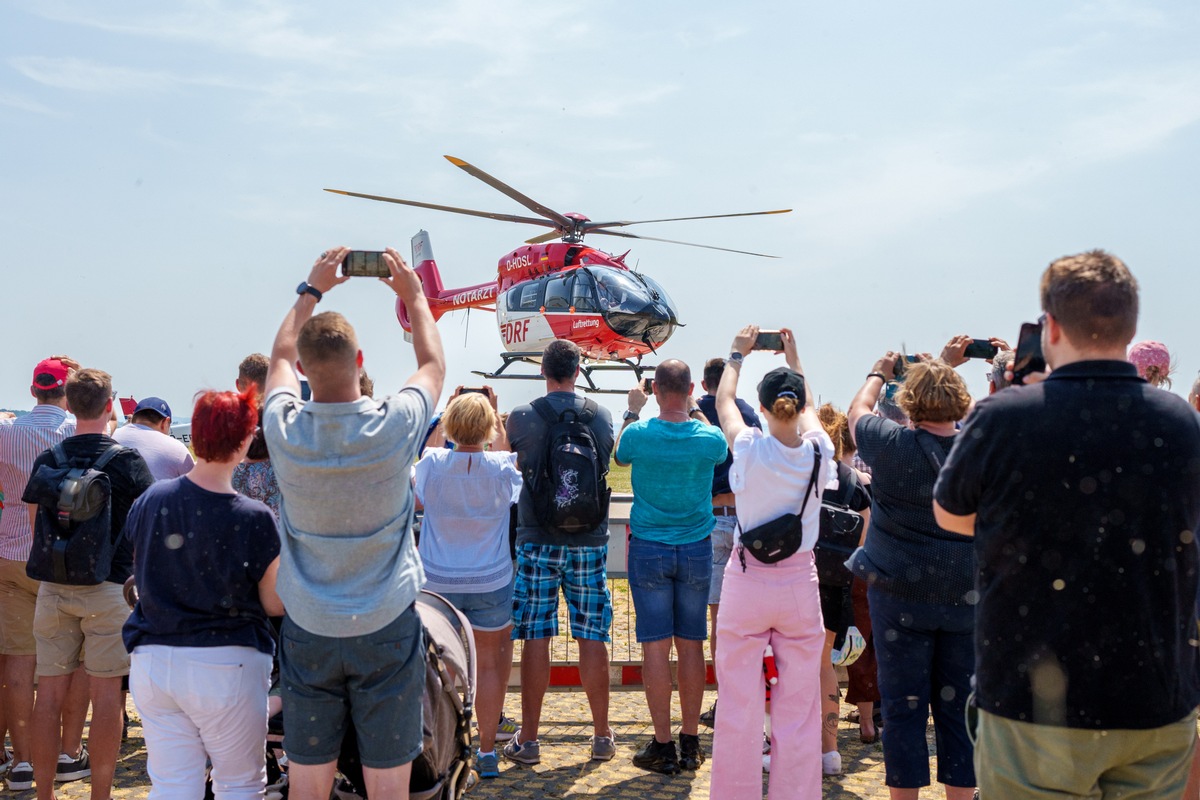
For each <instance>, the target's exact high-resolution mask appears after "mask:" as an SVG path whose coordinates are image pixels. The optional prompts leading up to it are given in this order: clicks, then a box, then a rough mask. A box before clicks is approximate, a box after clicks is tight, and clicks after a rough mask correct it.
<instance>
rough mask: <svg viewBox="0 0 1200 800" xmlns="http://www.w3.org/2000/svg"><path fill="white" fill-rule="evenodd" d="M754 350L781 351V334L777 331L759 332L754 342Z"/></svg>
mask: <svg viewBox="0 0 1200 800" xmlns="http://www.w3.org/2000/svg"><path fill="white" fill-rule="evenodd" d="M753 349H755V350H782V349H783V334H782V333H780V332H779V331H759V332H758V338H757V339H755V340H754V348H753Z"/></svg>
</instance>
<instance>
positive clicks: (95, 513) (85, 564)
mask: <svg viewBox="0 0 1200 800" xmlns="http://www.w3.org/2000/svg"><path fill="white" fill-rule="evenodd" d="M126 449H127V448H124V447H121V446H120V445H116V444H114V445H111V446H110V447H109V448H108V449H107V450H105V451H104V452H103V453H101V455H100V457H99V458H97V459H96V460H95V462H93V463H92V464H91V465H90V466H76V465H75V464H74V463H72V459H71V458H69V457H68V456H67V452H66V450H64V449H63V446H62V444H61V443H60V444H56V445H55V446H54V447H53V449H52V450H51V451H50V452H51V454H52V455H53V456H54V466H50V465H48V464H43V465H41V466H40V467H38V468H37V471H36V472H34V473H33V475H31V476H30V478H29V484H28V486H27V487H26V489H25V495H24V498H25V500H26V502H32V503H37V507H38V510H37V514H38V524H37V525H36V526H35V529H34V532H33V548H32V549H31V550H30V551H29V561H28V562H27V563H26V565H25V573H26V574H27V575H28V576H29V577H30V578H33V579H34V580H38V581H48V582H50V583H62V584H67V585H69V586H96V585H98V584H101V583H103V582H104V581H106V580H108V576H109V574H110V573H111V572H112V560H113V553H114V552H115V551H116V542H115V541H114V539H113V531H112V502H111V500H112V483H111V482H110V481H109V478H108V475H107V474H105V473H104V472H102V471H101V470H103V469H104V467H105V465H106V464H108V462H110V461H112V460H113V458H115V457H116V456H117V455H119V454H120V453H121V452H122V451H124V450H126Z"/></svg>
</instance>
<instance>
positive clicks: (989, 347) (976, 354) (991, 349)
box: [963, 339, 1000, 358]
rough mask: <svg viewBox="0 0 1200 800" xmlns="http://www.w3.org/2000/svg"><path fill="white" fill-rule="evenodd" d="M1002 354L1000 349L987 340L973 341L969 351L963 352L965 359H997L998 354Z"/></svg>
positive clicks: (968, 347)
mask: <svg viewBox="0 0 1200 800" xmlns="http://www.w3.org/2000/svg"><path fill="white" fill-rule="evenodd" d="M999 352H1000V348H999V347H997V346H996V345H994V344H992V343H991V342H989V341H988V340H987V339H972V340H971V343H970V344H969V345H967V349H966V350H964V351H963V356H964V357H965V358H995V357H996V353H999Z"/></svg>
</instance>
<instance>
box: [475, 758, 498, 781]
mask: <svg viewBox="0 0 1200 800" xmlns="http://www.w3.org/2000/svg"><path fill="white" fill-rule="evenodd" d="M475 771H476V772H478V773H479V777H481V778H499V777H500V761H499V760H498V759H497V758H496V754H495V753H488V754H487V755H486V756H485V755H483V754H481V753H480V752H479V751H476V752H475Z"/></svg>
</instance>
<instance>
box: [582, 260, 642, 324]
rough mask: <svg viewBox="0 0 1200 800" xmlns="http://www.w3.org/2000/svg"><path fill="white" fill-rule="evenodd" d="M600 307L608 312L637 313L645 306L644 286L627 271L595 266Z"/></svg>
mask: <svg viewBox="0 0 1200 800" xmlns="http://www.w3.org/2000/svg"><path fill="white" fill-rule="evenodd" d="M593 274H594V275H595V277H596V286H597V288H598V289H599V291H598V292H597V294H598V295H599V298H600V309H601V310H603V311H608V312H627V313H631V314H638V313H641V311H642V310H643V309H644V308H645V307H646V300H647V297H646V296H647V294H648V292H647V291H646V288H645V287H644V286H642V284H641V283H640V282H638V279H637V278H635V277H633V276H632V275H630V274H629V273H627V272H625V271H623V270H618V269H611V268H596V269H595V270H594V271H593Z"/></svg>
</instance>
